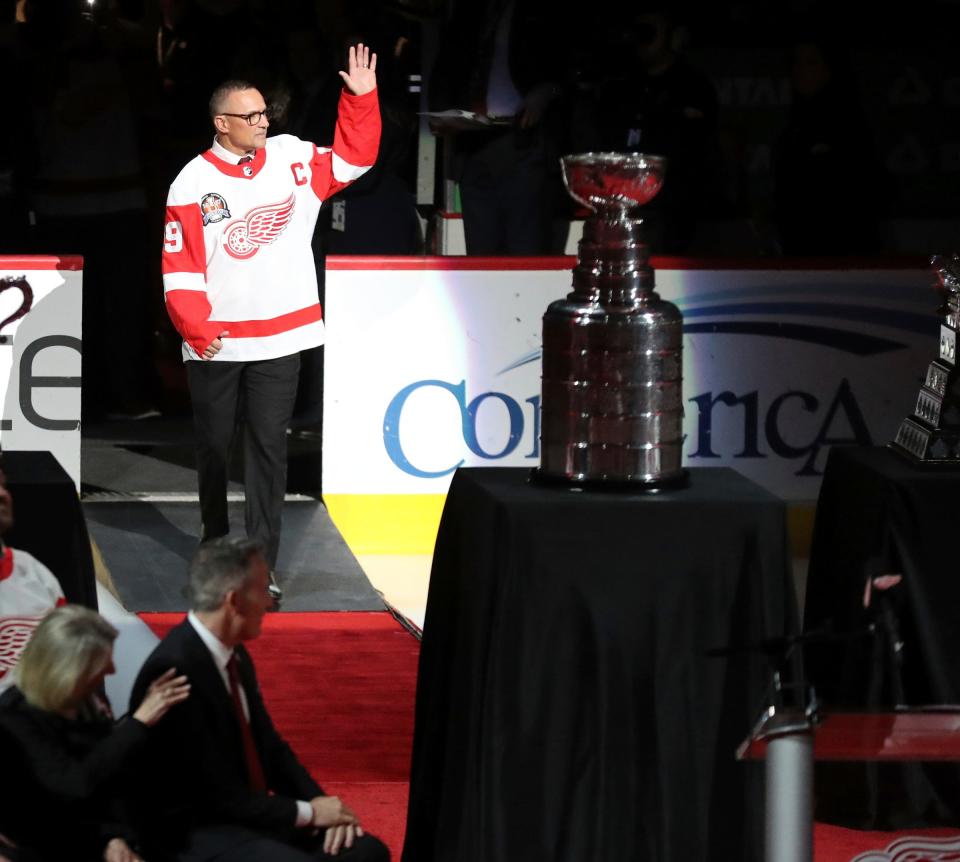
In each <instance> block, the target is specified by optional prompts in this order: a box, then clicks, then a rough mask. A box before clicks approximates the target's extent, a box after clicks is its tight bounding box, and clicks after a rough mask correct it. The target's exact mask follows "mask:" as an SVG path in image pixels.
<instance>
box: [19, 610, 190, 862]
mask: <svg viewBox="0 0 960 862" xmlns="http://www.w3.org/2000/svg"><path fill="white" fill-rule="evenodd" d="M116 637H117V630H116V629H115V628H114V627H113V626H112V625H110V623H108V622H107V621H106V620H105V619H104V618H103V617H101V616H100V615H99V614H98V613H96V612H95V611H92V610H90V609H88V608H85V607H81V606H80V605H65V606H63V607H60V608H57V609H56V610H54V611H51V613H50V614H48V615H47V616H46V617H45V618H44V619H43V621H42V622H41V623H40V625H38V626H37V628H36V630H35V631H34V633H33V636H32V637H31V639H30V642H29V643H28V644H27V646H26V648H25V649H24V651H23V654H22V656H21V657H20V661H19V663H18V664H17V667H16V669H15V671H14V675H15V676H14V681H15V685H14V686H13V687H12V688H10V689H8V690H7V691H6V692H4V693H3V695H2V696H0V757H2V758H3V759H4V762H5V764H6V763H9V762H10V761H11V760H12V761H13V762H14V763H17V762H18V763H17V766H18V769H17V772H19V774H18V775H16V777H15V779H14V780H13V781H12V782H9V785H14V786H15V787H16V790H15V793H11V792H10V791H9V790H8V791H6V792H7V793H8V794H9V795H10V796H11V799H9V800H8V801H7V802H8V804H7V805H5V806H0V832H2V833H3V834H4V835H6V836H8V837H9V838H10V839H11V840H12V841H13V842H14V843H15V844H18V845H20V846H21V847H26V848H30V850H32V851H34V852H35V853H37V854H39V858H42V859H57V860H59V859H76V860H86V859H91V860H104V862H137V860H139V859H140V857H139V856H138V855H137V853H136V852H135V851H134V849H133V847H134V846H135V844H136V835H135V832H134V830H133V829H132V827H131V825H130V824H129V823H127V822H125V820H126V818H125V817H124V814H123V811H122V800H123V798H124V796H125V795H127V794H126V793H125V792H124V783H125V782H126V781H130V780H131V779H134V778H138V779H139V780H149V779H148V778H144V776H138V775H137V773H136V762H137V754H138V752H139V750H140V749H141V748H142V746H143V744H144V743H145V742H146V739H147V733H148V728H150V727H152V726H153V725H155V724H156V723H157V722H158V721H159V720H160V719H161V718H162V717H163V716H164V715H165V714H166V713H167V711H168V710H169V709H170V708H171V707H173V706H175V705H176V704H178V703H180V702H181V701H183V700H184V699H185V698H186V697H187V696H188V695H189V692H190V686H189V684H188V683H187V679H186V677H185V676H177V675H176V670H175V669H172V670H170V671H168V672H167V673H165V674H163V675H162V676H160V677H158V678H157V679H156V680H154V682H153V684H152V685H151V686H150V688H149V691H148V694H147V697H146V698H145V699H144V701H143V703H142V704H141V705H140V707H139V708H138V709H137V710H136V712H134V713H133V714H132V715H130V716H126V717H124V718H123V719H121V720H120V721H119V722H115V721H114V719H113V715H112V714H111V712H110V707H109V705H108V704H107V702H106V700H104V698H103V695H102V691H103V681H104V678H105V677H106V676H107V675H108V674H111V673H113V671H114V666H113V642H114V640H115V639H116ZM4 771H5V773H7V770H6V769H5V770H4ZM7 774H11V773H7ZM5 783H8V782H7V780H6V779H5ZM30 858H33V857H30Z"/></svg>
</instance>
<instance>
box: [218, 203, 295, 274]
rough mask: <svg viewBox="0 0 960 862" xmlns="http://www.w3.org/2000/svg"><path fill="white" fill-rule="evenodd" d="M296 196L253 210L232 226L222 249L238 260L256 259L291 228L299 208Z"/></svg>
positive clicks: (224, 234)
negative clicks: (261, 250)
mask: <svg viewBox="0 0 960 862" xmlns="http://www.w3.org/2000/svg"><path fill="white" fill-rule="evenodd" d="M296 203H297V201H296V198H295V197H294V194H293V192H291V193H290V197H288V198H287V199H286V200H285V201H283V202H282V203H278V204H266V205H264V206H259V207H254V208H253V209H252V210H250V211H249V212H248V213H247V214H246V215H245V216H244V217H243V218H242V219H238V220H237V221H235V222H234V223H233V224H231V225H229V226H228V227H227V229H226V230H225V231H224V233H223V247H224V248H225V249H226V250H227V254H229V255H230V256H231V257H235V258H237V259H238V260H246V259H247V258H250V257H253V256H254V255H255V254H256V253H257V252H258V251H260V246H263V245H269V244H270V243H272V242H275V241H276V240H277V239H278V238H279V237H280V234H282V233H283V231H284V229H285V228H286V227H287V225H288V224H290V219H291V217H292V216H293V208H294V206H296Z"/></svg>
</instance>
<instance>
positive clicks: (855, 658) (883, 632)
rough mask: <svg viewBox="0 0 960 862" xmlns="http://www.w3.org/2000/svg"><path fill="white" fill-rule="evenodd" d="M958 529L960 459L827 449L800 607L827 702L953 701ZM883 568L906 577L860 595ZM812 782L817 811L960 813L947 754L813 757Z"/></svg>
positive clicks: (959, 780)
mask: <svg viewBox="0 0 960 862" xmlns="http://www.w3.org/2000/svg"><path fill="white" fill-rule="evenodd" d="M958 528H960V467H949V466H943V465H917V464H913V463H911V462H910V461H908V460H906V459H905V458H903V457H901V456H899V455H897V454H896V453H894V452H892V451H891V450H889V449H886V448H880V447H863V448H858V447H834V448H833V449H832V450H831V452H830V455H829V457H828V459H827V464H826V467H825V469H824V476H823V484H822V486H821V490H820V498H819V501H818V503H817V515H816V523H815V525H814V533H813V543H812V546H811V550H810V571H809V576H808V580H807V597H806V607H805V612H804V628H805V629H806V630H807V631H808V632H817V633H823V634H825V635H827V639H826V642H824V643H820V644H811V645H809V646H808V647H807V648H806V654H807V671H808V676H809V678H810V680H811V681H812V682H813V683H814V685H815V686H816V689H817V692H818V694H819V696H820V698H821V700H822V701H823V703H824V704H825V705H826V706H827V707H834V708H861V709H863V708H865V709H871V710H885V709H891V708H893V707H894V706H897V705H901V704H905V705H910V706H927V705H937V704H941V705H957V704H960V573H958V569H957V552H956V544H955V542H954V539H955V538H956V535H957V533H956V532H955V531H957V530H958ZM888 574H899V575H902V581H901V582H900V583H899V584H897V585H895V586H890V587H888V588H887V589H883V590H881V589H876V588H871V591H870V595H869V602H865V598H866V587H867V582H868V581H870V582H871V583H873V582H874V579H876V578H878V577H880V576H882V575H888ZM882 583H883V582H881V584H882ZM844 636H847V637H844ZM817 788H818V800H817V801H818V807H817V817H818V818H819V819H824V820H830V821H833V822H838V823H843V824H845V825H850V826H859V827H864V828H878V829H883V828H898V827H901V826H919V825H925V824H935V823H942V822H946V823H957V822H960V821H958V817H960V769H958V768H957V766H955V765H953V764H950V765H947V764H939V765H929V764H923V765H920V764H910V765H879V766H877V765H871V766H858V765H853V766H836V765H828V766H823V767H820V766H818V768H817Z"/></svg>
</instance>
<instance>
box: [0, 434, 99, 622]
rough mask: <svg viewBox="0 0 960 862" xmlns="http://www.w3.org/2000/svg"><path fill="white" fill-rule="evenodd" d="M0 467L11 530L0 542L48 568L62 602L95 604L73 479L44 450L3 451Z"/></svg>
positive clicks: (89, 557) (85, 536) (84, 528)
mask: <svg viewBox="0 0 960 862" xmlns="http://www.w3.org/2000/svg"><path fill="white" fill-rule="evenodd" d="M0 468H2V469H3V472H4V473H5V474H6V476H7V488H8V489H9V491H10V494H11V496H12V497H13V520H14V524H13V529H11V530H10V532H9V533H8V534H7V535H6V536H5V537H4V541H5V542H6V543H7V544H8V545H10V547H12V548H23V550H25V551H28V552H29V553H31V554H33V556H35V557H36V558H37V559H38V560H40V562H41V563H43V564H44V565H45V566H46V567H47V568H48V569H50V571H51V572H53V573H54V574H55V575H56V576H57V579H58V580H59V581H60V583H61V585H62V586H63V592H64V595H65V596H66V597H67V601H69V602H76V603H78V604H82V605H86V606H87V607H90V608H96V607H97V585H96V577H95V574H94V569H93V555H92V553H91V551H90V537H89V536H88V534H87V524H86V521H85V520H84V518H83V510H82V509H81V507H80V498H79V497H78V496H77V489H76V486H75V485H74V483H73V480H72V479H71V478H70V476H69V475H68V473H67V472H66V470H64V469H63V467H61V466H60V463H59V462H58V461H57V459H56V458H54V457H53V455H51V454H50V453H49V452H10V451H4V452H3V453H2V454H0Z"/></svg>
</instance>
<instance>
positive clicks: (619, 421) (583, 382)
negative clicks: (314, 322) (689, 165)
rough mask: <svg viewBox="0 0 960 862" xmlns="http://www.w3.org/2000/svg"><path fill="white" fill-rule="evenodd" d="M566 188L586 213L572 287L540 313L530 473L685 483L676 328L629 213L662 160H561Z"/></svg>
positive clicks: (655, 184)
mask: <svg viewBox="0 0 960 862" xmlns="http://www.w3.org/2000/svg"><path fill="white" fill-rule="evenodd" d="M561 162H562V165H563V180H564V183H565V184H566V186H567V190H568V191H569V192H570V194H571V195H572V196H573V197H574V198H575V199H576V200H577V201H579V202H580V203H582V204H584V205H586V206H588V207H590V208H591V209H592V210H593V214H592V215H591V216H590V217H589V218H588V219H587V221H586V223H585V225H584V229H583V239H582V240H581V241H580V245H579V251H578V255H577V265H576V267H575V268H574V270H573V292H572V293H570V294H568V295H567V297H566V299H561V300H557V301H556V302H553V303H551V305H550V307H549V308H548V309H547V311H546V313H545V314H544V316H543V381H542V386H543V388H542V399H541V432H540V434H541V448H540V469H539V472H538V477H539V478H541V479H543V480H549V481H560V482H568V483H581V484H589V485H621V486H622V485H628V486H631V487H641V488H642V487H649V488H655V487H660V486H663V485H669V484H674V483H678V482H681V481H683V479H684V477H685V471H684V470H683V469H682V468H681V466H680V460H681V454H682V452H681V444H682V421H683V400H682V392H681V382H682V337H683V336H682V326H683V320H682V318H681V316H680V312H679V311H678V310H677V308H676V306H674V305H672V304H671V303H669V302H665V301H663V300H661V299H660V297H659V296H658V295H657V294H656V293H655V292H654V290H653V287H654V273H653V268H652V267H651V266H650V264H649V258H650V251H649V248H648V247H647V245H646V244H645V243H644V242H643V241H642V239H641V229H642V228H641V224H642V220H641V219H636V218H631V217H630V216H629V215H628V212H629V210H631V209H632V208H634V207H636V206H640V205H642V204H645V203H647V202H648V201H649V200H650V199H651V198H653V197H654V196H655V195H656V194H657V192H658V191H660V187H661V185H662V184H663V173H664V159H663V158H661V157H659V156H649V155H643V154H642V153H585V154H581V155H575V156H564V157H563V159H562V160H561Z"/></svg>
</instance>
